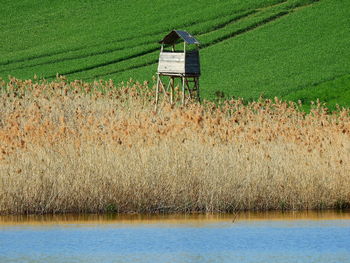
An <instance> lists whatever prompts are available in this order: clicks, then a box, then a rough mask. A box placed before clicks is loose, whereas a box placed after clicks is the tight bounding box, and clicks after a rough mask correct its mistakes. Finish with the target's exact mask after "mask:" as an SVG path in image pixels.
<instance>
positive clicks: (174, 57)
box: [156, 30, 201, 108]
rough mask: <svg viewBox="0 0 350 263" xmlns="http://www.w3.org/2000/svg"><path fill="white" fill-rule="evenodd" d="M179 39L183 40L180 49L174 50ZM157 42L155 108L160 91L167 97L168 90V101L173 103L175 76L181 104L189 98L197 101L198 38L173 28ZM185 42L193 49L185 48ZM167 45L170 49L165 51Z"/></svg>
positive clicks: (198, 70)
mask: <svg viewBox="0 0 350 263" xmlns="http://www.w3.org/2000/svg"><path fill="white" fill-rule="evenodd" d="M179 39H182V40H183V42H184V44H183V50H182V51H176V50H175V46H176V43H177V42H178V40H179ZM159 43H160V44H161V50H160V55H159V64H158V71H157V89H156V108H157V105H158V101H159V96H160V95H161V93H163V94H164V97H168V94H169V92H170V103H173V101H174V86H175V79H176V78H178V79H180V80H181V89H182V94H181V95H182V98H181V101H182V104H185V103H186V101H187V100H191V99H196V100H198V101H199V100H200V97H199V77H200V74H201V72H200V65H199V42H198V40H197V39H195V38H194V37H193V36H191V35H190V34H189V33H187V32H186V31H182V30H173V31H171V32H170V33H169V34H168V35H166V36H165V37H164V38H163V39H162V40H161V41H159ZM186 44H188V45H194V49H192V50H186ZM169 47H171V50H168V51H166V50H165V48H169ZM162 77H163V78H164V77H166V78H168V80H169V83H168V85H167V86H165V85H164V84H163V83H164V82H163V81H162ZM191 84H192V85H191ZM169 89H170V90H169Z"/></svg>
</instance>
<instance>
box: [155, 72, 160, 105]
mask: <svg viewBox="0 0 350 263" xmlns="http://www.w3.org/2000/svg"><path fill="white" fill-rule="evenodd" d="M159 81H160V78H159V75H157V87H156V105H155V107H154V110H155V111H157V107H158V100H159Z"/></svg>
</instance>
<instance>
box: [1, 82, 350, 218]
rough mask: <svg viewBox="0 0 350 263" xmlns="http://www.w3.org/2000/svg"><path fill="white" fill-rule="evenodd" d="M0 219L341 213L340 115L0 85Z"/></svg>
mask: <svg viewBox="0 0 350 263" xmlns="http://www.w3.org/2000/svg"><path fill="white" fill-rule="evenodd" d="M0 87H1V93H0V104H1V108H0V214H28V213H29V214H31V213H68V212H90V213H99V212H120V213H135V212H137V213H192V212H235V211H237V210H271V209H278V210H298V209H331V208H333V209H343V208H349V207H350V177H349V171H350V154H349V153H350V114H349V113H350V112H349V111H350V110H349V109H341V110H337V111H335V112H332V113H329V112H328V111H327V109H325V108H324V107H322V106H321V105H314V107H313V108H312V109H311V110H310V111H311V112H310V114H306V113H304V112H301V111H300V110H298V107H300V106H299V105H296V104H294V103H284V102H281V101H279V100H278V99H275V100H262V99H261V100H259V101H255V102H252V103H250V104H244V103H242V101H241V100H230V101H226V102H225V103H223V104H222V105H217V104H215V103H213V102H204V103H202V104H198V103H193V104H189V105H187V106H185V107H183V106H180V105H174V106H170V105H169V104H165V105H160V108H159V111H158V112H157V113H155V112H153V109H154V104H153V102H154V89H152V88H150V87H148V86H145V85H141V84H133V83H129V84H127V86H125V87H120V88H119V89H117V88H116V87H115V85H114V84H113V82H111V81H108V82H95V83H84V82H83V83H82V82H79V81H75V82H71V83H69V82H67V81H66V80H64V79H61V80H55V81H53V82H41V81H39V82H37V81H34V80H26V81H19V80H16V79H12V80H11V81H10V82H8V83H5V82H0Z"/></svg>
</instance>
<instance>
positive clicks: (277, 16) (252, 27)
mask: <svg viewBox="0 0 350 263" xmlns="http://www.w3.org/2000/svg"><path fill="white" fill-rule="evenodd" d="M318 1H319V0H313V1H311V2H310V3H307V4H304V5H296V6H294V7H291V8H290V9H289V10H288V11H287V10H284V11H280V12H278V13H276V14H274V15H272V16H270V17H267V18H265V19H262V20H261V21H258V22H255V23H253V24H251V25H250V26H248V27H245V28H242V29H239V30H236V31H234V32H231V33H230V34H227V35H223V36H221V37H219V38H217V39H215V40H214V41H212V42H210V43H207V44H204V45H202V46H201V49H206V48H209V47H212V46H214V45H216V44H219V43H221V42H224V41H226V40H230V39H233V38H235V37H237V36H239V35H242V34H245V33H247V32H250V31H253V30H255V29H258V28H260V27H262V26H264V25H266V24H268V23H271V22H274V21H276V20H278V19H280V18H282V17H284V16H287V15H288V14H290V13H292V12H293V11H295V10H297V9H300V8H302V7H307V6H310V5H312V4H314V3H315V2H318ZM254 13H255V12H254ZM236 21H237V20H236ZM231 23H232V22H231ZM221 28H223V27H221ZM213 31H215V30H213ZM208 33H210V32H206V33H204V34H208ZM157 50H158V48H157V49H155V50H154V51H151V52H147V53H146V54H150V53H152V52H155V51H157ZM146 54H143V55H146ZM143 55H141V56H143ZM133 58H135V56H134V57H133ZM126 60H127V59H126ZM157 62H158V60H154V61H149V62H147V63H141V64H139V65H135V66H132V67H128V68H124V69H119V70H115V71H109V72H106V73H103V74H96V75H93V76H92V77H88V78H83V79H91V78H100V77H104V76H108V75H112V74H118V73H122V72H125V71H128V70H133V69H137V68H141V67H144V66H150V65H153V64H156V63H157ZM111 64H113V63H111ZM83 71H84V70H81V71H80V72H83ZM74 73H77V72H74ZM63 75H69V74H63Z"/></svg>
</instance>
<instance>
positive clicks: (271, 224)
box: [0, 212, 350, 263]
mask: <svg viewBox="0 0 350 263" xmlns="http://www.w3.org/2000/svg"><path fill="white" fill-rule="evenodd" d="M0 262H1V263H3V262H13V263H17V262H18V263H19V262H21V263H27V262H28V263H29V262H31V263H32V262H36V263H37V262H40V263H41V262H45V263H46V262H54V263H56V262H79V263H80V262H87V263H97V262H118V263H119V262H120V263H121V262H141V263H144V262H147V263H148V262H152V263H153V262H193V263H194V262H196V263H197V262H198V263H199V262H201V263H202V262H204V263H209V262H210V263H212V262H254V263H255V262H272V263H273V262H288V263H289V262H297V263H299V262H302V263H304V262H305V263H306V262H307V263H309V262H315V263H316V262H317V263H322V262H325V263H326V262H327V263H333V262H334V263H335V262H337V263H338V262H345V263H346V262H350V213H336V212H325V213H284V214H280V213H265V214H254V213H248V214H240V215H238V216H237V217H236V216H234V215H209V216H205V215H194V216H183V215H176V216H136V215H134V216H97V215H81V216H77V215H68V216H67V215H66V216H27V217H11V216H3V217H0Z"/></svg>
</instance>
